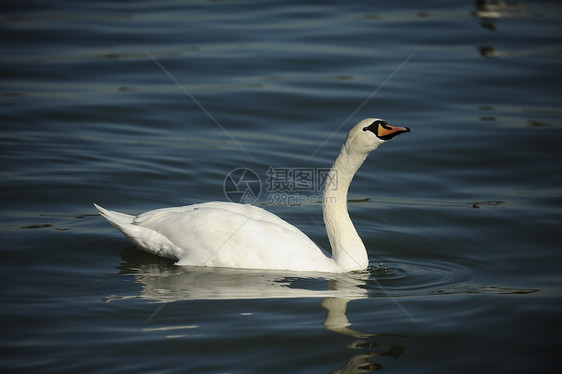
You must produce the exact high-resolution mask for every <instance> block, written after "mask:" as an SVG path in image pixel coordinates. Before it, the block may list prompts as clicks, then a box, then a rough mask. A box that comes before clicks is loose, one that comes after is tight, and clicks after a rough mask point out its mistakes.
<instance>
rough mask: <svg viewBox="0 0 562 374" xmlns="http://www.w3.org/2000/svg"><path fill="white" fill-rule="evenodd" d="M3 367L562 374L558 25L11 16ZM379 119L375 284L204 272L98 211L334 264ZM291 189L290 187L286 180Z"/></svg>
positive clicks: (380, 8) (53, 11) (308, 15)
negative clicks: (199, 224) (355, 140)
mask: <svg viewBox="0 0 562 374" xmlns="http://www.w3.org/2000/svg"><path fill="white" fill-rule="evenodd" d="M0 28H1V31H2V36H3V37H2V39H3V40H2V44H1V47H0V48H1V54H0V77H1V85H0V126H1V127H0V128H1V133H0V155H1V160H2V161H1V162H2V168H1V177H2V183H1V185H0V193H1V198H2V215H1V238H2V247H1V250H0V254H1V256H2V257H1V261H0V268H1V269H0V270H1V271H0V274H1V277H2V281H3V287H2V288H1V291H0V295H1V300H2V309H1V311H0V315H1V318H0V320H1V321H2V330H1V331H2V335H1V343H0V344H1V351H2V356H1V358H0V367H1V368H2V371H3V372H33V373H37V372H41V373H43V372H56V373H60V372H81V373H84V372H103V373H108V372H119V373H121V372H158V373H174V372H181V373H184V372H193V373H248V372H250V373H264V372H268V373H300V372H306V373H356V372H369V371H374V370H377V369H382V370H383V371H384V372H397V373H406V372H408V373H410V372H416V373H418V372H422V373H423V372H426V373H435V372H500V373H501V372H506V373H507V372H509V373H513V372H560V370H561V369H562V362H561V360H560V353H559V350H560V347H561V343H562V339H561V338H560V335H559V332H560V329H561V327H562V326H561V325H562V324H561V317H560V316H561V312H562V304H561V302H560V298H561V296H562V288H561V287H562V276H561V272H560V270H561V265H562V255H561V252H560V248H561V245H560V240H561V235H562V230H561V228H562V150H561V148H560V141H561V139H562V107H561V104H562V93H561V90H560V87H562V85H561V83H562V75H561V72H562V7H561V6H560V4H559V2H557V1H536V2H510V3H509V4H507V5H506V4H505V3H504V5H503V6H501V7H500V8H497V7H495V8H494V7H491V8H490V7H488V8H487V9H484V8H481V9H478V8H477V6H476V5H475V3H473V2H470V1H415V2H414V1H412V2H394V3H390V2H383V3H381V2H376V3H372V4H371V3H365V2H359V1H348V2H345V3H329V2H327V3H326V2H323V3H309V4H304V3H301V2H246V1H193V2H180V1H161V2H147V1H144V2H143V1H141V2H135V3H128V2H98V3H85V2H84V3H81V2H48V3H44V2H33V1H21V2H18V3H16V4H12V6H11V7H8V6H7V5H3V10H2V13H1V16H0ZM366 117H380V118H384V119H386V120H387V121H388V122H389V123H390V124H394V125H406V126H409V127H410V128H411V129H412V132H411V133H409V134H404V135H401V136H399V137H397V138H395V139H392V141H390V142H389V144H385V145H384V146H383V147H381V148H380V149H379V150H377V151H376V152H375V153H374V154H373V155H371V156H370V157H369V158H368V160H367V162H366V164H365V165H364V166H363V167H362V168H361V169H360V171H359V173H358V174H357V175H356V177H355V179H354V182H353V184H352V186H351V189H350V196H349V199H350V201H349V209H350V214H351V217H352V219H353V221H354V223H355V225H356V227H357V230H358V232H359V234H360V235H361V237H362V238H363V241H364V243H365V245H366V247H367V248H368V252H369V258H370V260H371V266H370V268H369V270H368V271H366V272H363V273H355V274H347V275H326V274H324V275H318V274H285V273H279V272H277V273H275V272H256V271H254V272H250V271H233V270H226V269H193V268H183V267H179V266H176V265H174V264H173V263H172V262H170V261H168V260H165V259H161V258H157V257H154V256H152V255H148V254H145V253H143V252H140V251H138V250H136V249H135V248H134V247H132V246H131V244H129V242H128V241H127V240H126V239H125V238H124V237H123V236H122V235H121V234H120V233H118V232H117V231H116V230H115V229H114V228H113V227H111V226H110V225H108V224H107V222H105V221H104V220H103V219H102V218H101V217H100V216H98V215H97V213H96V211H95V209H94V208H93V206H92V203H93V202H97V203H99V204H101V205H102V206H105V207H107V208H110V209H114V210H119V211H123V212H127V213H131V214H133V213H134V214H137V213H140V212H142V211H145V210H148V209H154V208H160V207H167V206H177V205H185V204H192V203H199V202H204V201H211V200H221V201H227V198H229V197H230V198H232V195H230V196H229V195H228V194H225V178H226V177H227V176H228V175H229V173H230V172H231V171H232V170H234V169H237V168H246V169H248V170H251V171H253V172H255V173H256V174H257V176H258V178H259V183H260V186H261V191H260V194H259V197H257V199H256V200H255V201H253V204H255V205H258V206H261V207H264V208H266V209H268V210H270V211H272V212H274V213H276V214H278V215H280V216H281V217H282V218H284V219H286V220H287V221H289V222H291V223H293V224H294V225H296V226H297V227H299V228H301V229H302V230H303V231H304V232H305V233H307V234H308V235H309V236H310V237H311V238H312V239H313V240H314V241H316V242H317V243H319V244H320V245H322V246H323V247H325V248H329V243H328V240H327V238H326V236H325V230H324V228H323V224H322V215H321V206H320V205H319V204H318V203H317V201H315V197H317V196H318V195H319V192H318V190H317V185H312V186H309V187H311V188H309V189H307V190H306V191H302V190H298V189H297V185H295V184H292V185H291V184H290V183H295V180H294V179H285V180H283V181H284V182H287V183H289V184H290V185H289V189H285V190H279V189H276V188H275V187H274V185H273V184H270V182H271V180H268V177H269V178H270V175H271V174H268V171H270V173H271V170H276V171H277V172H278V173H280V172H281V171H284V170H285V171H286V170H290V171H293V170H295V169H307V170H310V169H312V170H313V172H314V173H319V170H320V169H322V168H328V167H329V166H330V165H331V163H332V161H333V159H334V158H335V156H336V155H337V153H338V151H339V148H340V146H341V143H342V142H343V140H344V138H345V134H346V132H347V131H348V129H349V128H351V127H352V126H353V125H354V124H355V123H356V122H358V121H359V120H361V119H363V118H366ZM277 178H282V176H281V174H277Z"/></svg>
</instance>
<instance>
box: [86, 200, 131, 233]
mask: <svg viewBox="0 0 562 374" xmlns="http://www.w3.org/2000/svg"><path fill="white" fill-rule="evenodd" d="M94 206H95V207H96V209H97V210H98V212H100V214H101V215H102V217H103V218H105V219H106V220H107V221H108V222H109V223H111V224H112V225H113V226H115V228H117V229H118V230H120V231H123V230H126V227H127V226H129V225H131V223H132V222H133V219H134V218H135V217H134V216H130V215H128V214H124V213H119V212H115V211H113V210H108V209H105V208H102V207H101V206H99V205H97V204H95V203H94Z"/></svg>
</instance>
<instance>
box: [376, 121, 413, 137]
mask: <svg viewBox="0 0 562 374" xmlns="http://www.w3.org/2000/svg"><path fill="white" fill-rule="evenodd" d="M405 132H410V129H409V128H407V127H400V126H390V125H386V124H385V125H380V126H379V128H378V134H377V136H378V137H379V138H381V139H382V140H389V139H392V138H394V137H395V136H396V135H398V134H402V133H405Z"/></svg>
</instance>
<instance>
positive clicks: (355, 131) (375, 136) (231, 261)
mask: <svg viewBox="0 0 562 374" xmlns="http://www.w3.org/2000/svg"><path fill="white" fill-rule="evenodd" d="M408 131H410V129H408V128H407V127H394V126H389V125H388V124H387V123H386V122H385V121H383V120H380V119H374V118H368V119H365V120H363V121H361V122H359V123H358V124H357V125H355V126H354V127H353V128H352V129H351V131H350V132H349V134H348V135H347V138H346V140H345V143H344V144H343V146H342V148H341V151H340V153H339V155H338V157H337V159H336V161H335V162H334V164H333V165H332V168H331V169H330V172H329V174H328V177H327V179H326V181H327V182H326V184H325V187H324V193H323V204H322V208H323V212H324V223H325V225H326V231H327V233H328V238H329V240H330V245H331V246H332V255H330V254H329V253H328V252H326V251H324V250H323V249H322V248H320V247H319V246H317V245H316V244H315V243H314V242H313V241H312V240H311V239H309V238H308V237H307V236H306V235H305V234H304V233H303V232H302V231H300V230H299V229H298V228H296V227H295V226H293V225H291V224H289V223H287V222H285V221H284V220H282V219H281V218H279V217H277V216H276V215H274V214H272V213H270V212H268V211H266V210H264V209H262V208H258V207H256V206H252V205H249V204H236V203H230V202H217V201H215V202H208V203H203V204H194V205H188V206H182V207H176V208H165V209H156V210H151V211H149V212H146V213H142V214H140V215H138V216H136V217H135V216H130V215H127V214H123V213H118V212H114V211H110V210H107V209H104V208H102V207H100V206H98V205H96V204H94V206H95V207H96V208H97V209H98V211H99V212H100V214H101V215H102V216H103V217H105V218H106V219H107V220H108V221H109V223H111V224H112V225H113V226H115V227H116V228H117V229H119V230H120V231H121V232H122V233H123V234H125V236H127V237H128V238H129V239H130V240H131V241H132V242H133V243H134V244H135V245H136V246H137V247H139V248H140V249H142V250H145V251H147V252H150V253H153V254H156V255H159V256H163V257H167V258H170V259H173V260H175V261H177V264H178V265H189V266H210V267H228V268H241V269H271V270H290V271H307V272H308V271H315V272H332V273H343V272H349V271H356V270H364V269H366V268H367V266H368V264H369V259H368V257H367V251H366V249H365V246H364V245H363V242H362V241H361V238H360V237H359V235H358V234H357V231H355V227H354V226H353V223H352V222H351V219H350V218H349V214H348V212H347V190H348V188H349V185H350V183H351V180H352V179H353V175H354V174H355V172H356V171H357V169H359V167H360V166H361V164H362V163H363V161H364V160H365V158H366V157H367V155H368V154H369V153H370V152H372V151H374V150H375V149H377V148H378V147H379V146H380V145H381V144H382V143H384V142H385V141H387V140H389V139H391V138H393V137H394V136H396V135H398V134H401V133H404V132H408Z"/></svg>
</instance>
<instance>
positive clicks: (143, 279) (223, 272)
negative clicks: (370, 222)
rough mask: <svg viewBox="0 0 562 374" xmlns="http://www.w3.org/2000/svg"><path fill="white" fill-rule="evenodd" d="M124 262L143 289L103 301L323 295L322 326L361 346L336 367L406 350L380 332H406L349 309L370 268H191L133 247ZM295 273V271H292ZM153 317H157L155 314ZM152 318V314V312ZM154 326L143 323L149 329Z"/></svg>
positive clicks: (370, 367)
mask: <svg viewBox="0 0 562 374" xmlns="http://www.w3.org/2000/svg"><path fill="white" fill-rule="evenodd" d="M121 257H122V258H123V260H124V261H123V263H121V265H119V266H118V267H117V268H118V269H119V270H120V272H119V274H120V275H134V277H135V281H136V282H137V283H139V284H140V285H142V292H141V293H140V294H138V295H127V296H108V297H105V298H104V301H106V302H109V301H112V300H122V299H130V298H140V299H147V300H152V301H157V302H159V303H162V304H161V306H160V308H158V310H160V309H161V308H162V307H164V306H165V303H169V302H174V301H180V300H240V299H281V298H321V299H322V301H321V303H320V305H321V306H322V307H323V308H324V309H326V311H327V314H326V318H325V320H324V321H323V323H322V324H323V326H324V327H325V328H326V329H327V330H329V331H332V332H335V333H338V334H341V335H345V336H350V337H352V338H355V340H354V341H353V342H352V343H351V344H348V345H347V348H349V349H354V350H355V349H357V350H359V349H361V350H362V352H363V353H362V354H359V355H355V356H354V357H352V358H351V359H350V361H349V362H348V363H347V365H346V366H345V367H343V368H341V369H339V370H336V371H334V372H335V373H357V372H369V371H374V370H377V369H379V368H380V367H381V366H380V365H378V364H376V363H373V362H370V361H369V359H371V358H373V357H378V356H387V357H392V358H395V359H396V358H398V357H399V356H400V354H401V353H402V352H403V351H404V347H403V345H401V344H394V345H392V346H391V347H389V348H387V349H382V350H379V347H377V346H378V343H377V342H376V339H377V337H381V336H386V337H388V336H394V337H396V338H404V336H401V335H388V334H374V333H367V332H361V331H357V330H354V329H352V328H351V327H350V326H351V323H350V322H349V319H348V317H347V315H346V309H347V304H348V303H349V302H350V301H352V300H359V299H366V298H367V297H368V292H367V290H366V289H365V288H364V286H365V285H366V283H367V281H368V280H369V277H370V273H369V272H359V273H348V274H324V273H319V274H317V277H311V275H310V274H306V275H304V274H303V277H298V274H296V276H292V277H288V276H287V275H286V273H282V272H271V271H268V272H263V271H254V270H252V271H245V270H240V269H236V270H232V269H218V268H186V267H182V266H175V265H173V264H172V263H171V262H169V261H167V260H164V259H161V258H157V257H154V256H152V255H147V254H141V255H140V256H139V252H138V251H137V250H135V249H134V248H129V249H126V250H124V251H123V252H122V253H121ZM292 275H293V274H292ZM151 318H152V317H151ZM149 319H150V318H149ZM150 330H152V329H143V330H142V331H150Z"/></svg>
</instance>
